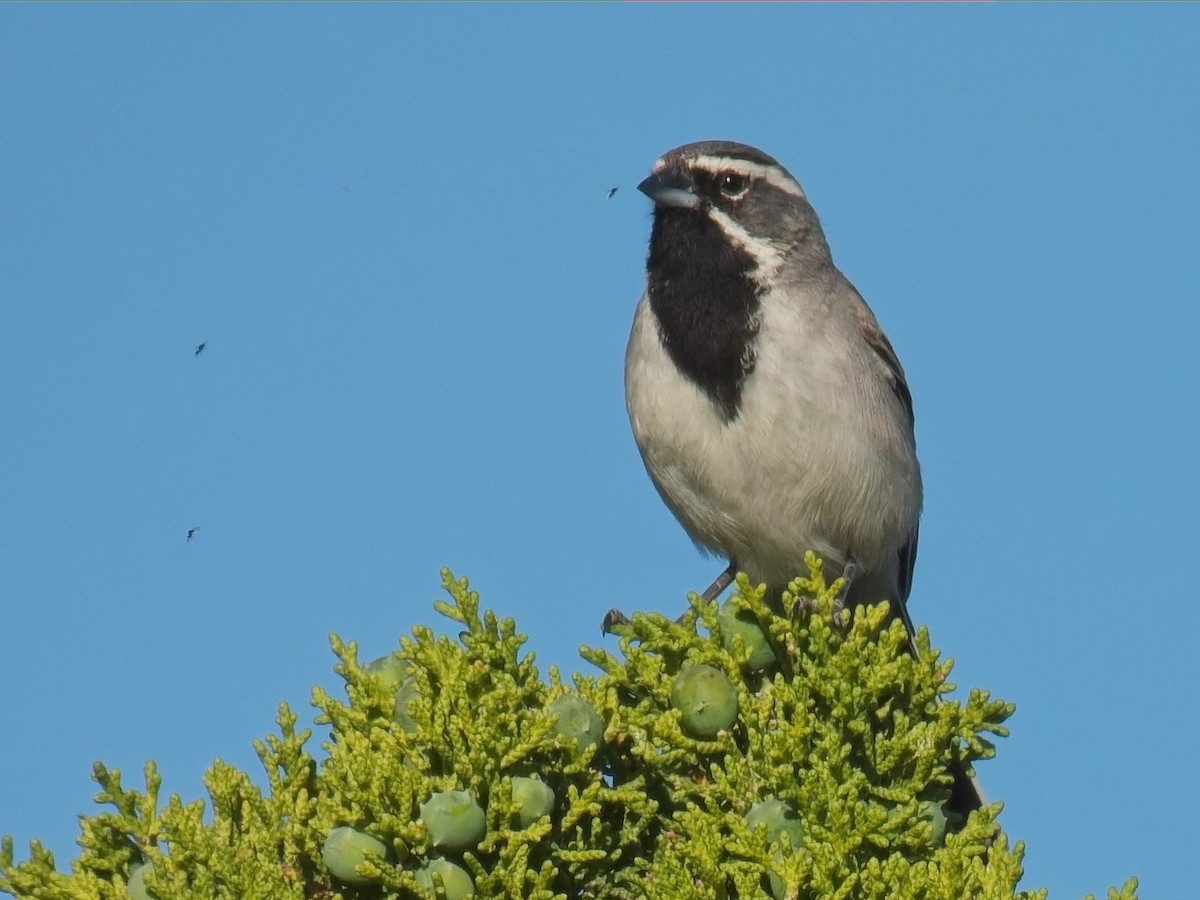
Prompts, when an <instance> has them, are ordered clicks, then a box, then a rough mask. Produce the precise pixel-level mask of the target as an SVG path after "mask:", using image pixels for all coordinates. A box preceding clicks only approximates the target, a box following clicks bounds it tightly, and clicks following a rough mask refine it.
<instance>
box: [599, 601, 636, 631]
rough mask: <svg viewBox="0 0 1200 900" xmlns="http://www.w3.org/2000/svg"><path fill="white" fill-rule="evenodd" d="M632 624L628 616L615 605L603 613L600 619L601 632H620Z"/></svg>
mask: <svg viewBox="0 0 1200 900" xmlns="http://www.w3.org/2000/svg"><path fill="white" fill-rule="evenodd" d="M631 624H633V622H632V620H631V619H630V618H629V616H627V615H625V613H623V612H621V611H620V610H619V609H617V608H616V607H615V606H614V607H613V608H612V609H610V610H609V611H608V612H606V613H605V614H604V618H603V619H601V620H600V633H601V634H620V633H621V631H623V630H624V629H625V628H627V627H628V626H629V625H631Z"/></svg>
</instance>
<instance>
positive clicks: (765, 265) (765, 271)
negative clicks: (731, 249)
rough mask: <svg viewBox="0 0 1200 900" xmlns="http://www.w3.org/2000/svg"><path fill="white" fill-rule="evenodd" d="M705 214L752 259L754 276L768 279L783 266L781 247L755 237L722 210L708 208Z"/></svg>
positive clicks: (713, 207) (712, 207)
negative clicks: (755, 264)
mask: <svg viewBox="0 0 1200 900" xmlns="http://www.w3.org/2000/svg"><path fill="white" fill-rule="evenodd" d="M705 212H706V214H707V215H708V216H709V217H710V218H711V219H712V220H713V221H714V222H716V223H717V224H718V225H720V226H721V230H722V231H724V232H725V234H726V235H727V236H728V237H729V239H730V240H731V241H732V242H733V243H734V244H736V245H737V246H738V247H741V248H742V249H743V250H745V251H746V252H747V253H749V254H750V256H751V257H753V259H754V261H755V263H757V266H758V267H757V268H756V269H755V271H754V274H755V275H756V276H767V277H770V276H772V275H774V274H775V273H776V272H778V271H779V269H780V267H782V266H783V247H782V246H780V245H779V244H777V243H776V242H774V241H771V240H768V239H766V238H760V237H755V236H754V235H752V234H751V233H750V232H748V231H747V230H746V229H745V228H743V227H742V226H741V225H739V224H738V223H737V222H735V221H734V220H733V219H732V218H730V216H729V214H728V213H726V212H725V211H724V210H721V209H718V208H717V207H715V206H709V207H708V208H707V209H706V210H705Z"/></svg>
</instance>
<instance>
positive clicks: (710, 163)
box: [688, 155, 804, 199]
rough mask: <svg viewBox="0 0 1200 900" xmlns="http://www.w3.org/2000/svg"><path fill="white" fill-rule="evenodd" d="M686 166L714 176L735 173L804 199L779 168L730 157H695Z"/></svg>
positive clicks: (791, 179) (785, 172)
mask: <svg viewBox="0 0 1200 900" xmlns="http://www.w3.org/2000/svg"><path fill="white" fill-rule="evenodd" d="M688 164H689V165H690V166H692V167H693V168H696V169H703V170H704V171H706V172H711V173H712V174H714V175H719V174H721V173H722V172H737V173H738V174H739V175H745V176H746V177H747V178H750V179H757V180H759V181H765V182H766V183H767V184H769V185H772V186H773V187H777V188H779V190H781V191H783V192H784V193H785V194H791V195H792V196H793V197H800V198H801V199H804V190H803V189H802V188H801V187H800V184H799V182H797V181H796V179H795V178H793V177H792V176H791V175H789V174H788V173H787V171H786V170H785V169H783V168H781V167H780V166H767V165H763V164H762V163H756V162H750V160H748V159H734V158H733V157H730V156H708V155H705V156H697V157H694V158H692V159H690V160H688Z"/></svg>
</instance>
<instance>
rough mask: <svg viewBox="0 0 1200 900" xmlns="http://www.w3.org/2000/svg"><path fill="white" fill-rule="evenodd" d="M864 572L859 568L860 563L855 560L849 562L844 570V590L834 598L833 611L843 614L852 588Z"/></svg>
mask: <svg viewBox="0 0 1200 900" xmlns="http://www.w3.org/2000/svg"><path fill="white" fill-rule="evenodd" d="M861 571H862V570H861V569H860V568H859V567H858V563H856V562H855V561H854V560H849V561H848V562H847V563H846V567H845V568H844V569H842V589H841V590H840V591H838V592H837V596H835V597H834V598H833V611H834V612H835V613H839V612H841V611H842V610H843V609H845V608H846V598H847V597H849V596H850V586H851V585H853V584H854V579H856V578H857V577H858V575H859V573H860V572H861Z"/></svg>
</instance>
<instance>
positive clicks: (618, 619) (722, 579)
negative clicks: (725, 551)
mask: <svg viewBox="0 0 1200 900" xmlns="http://www.w3.org/2000/svg"><path fill="white" fill-rule="evenodd" d="M735 575H737V563H734V562H731V563H730V564H729V565H728V566H726V567H725V569H724V570H723V571H722V572H721V574H720V575H718V576H717V577H716V578H714V579H713V583H712V584H710V585H709V586H708V587H707V588H705V589H704V593H703V594H701V595H700V599H701V600H703V601H704V602H705V603H711V602H712V601H713V600H716V599H717V597H719V596H720V595H721V592H722V591H723V590H725V588H727V587H729V585H731V584H732V583H733V579H734V576H735ZM689 612H691V610H690V609H685V610H684V611H683V612H682V613H680V614H679V617H678V618H676V619H675V624H677V625H682V624H683V622H684V620H685V619H686V618H687V615H688V613H689ZM631 624H632V620H631V619H630V618H629V616H627V615H625V613H623V612H621V611H620V610H619V609H617V608H616V607H613V608H612V609H610V610H609V611H608V612H606V613H605V614H604V618H603V619H601V620H600V631H601V633H602V634H616V635H620V634H621V633H622V632H623V631H624V630H625V629H627V628H628V626H629V625H631Z"/></svg>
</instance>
